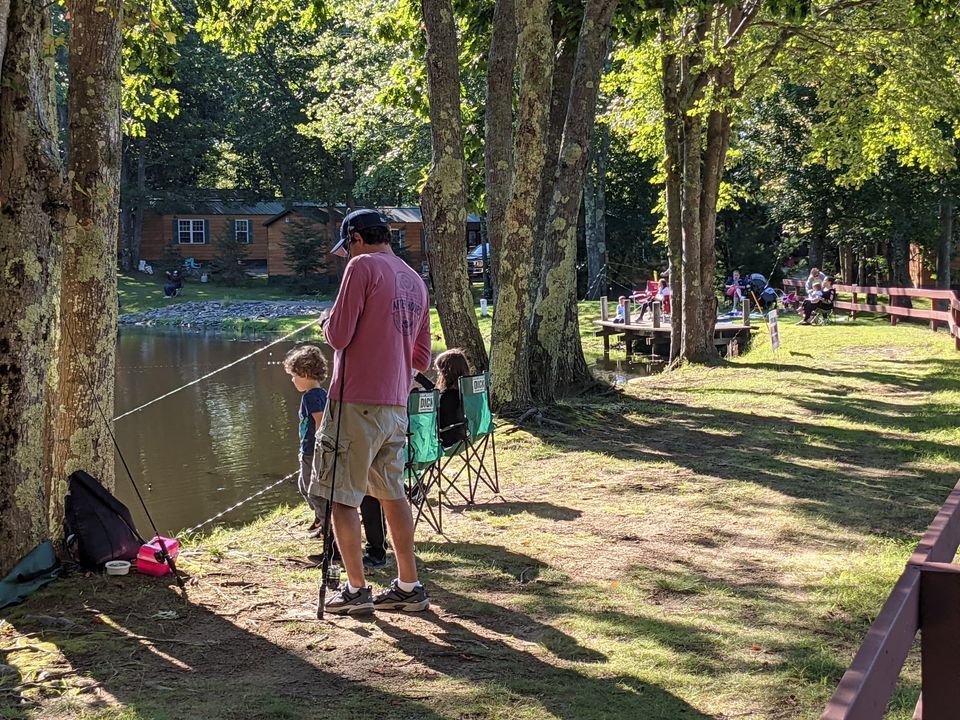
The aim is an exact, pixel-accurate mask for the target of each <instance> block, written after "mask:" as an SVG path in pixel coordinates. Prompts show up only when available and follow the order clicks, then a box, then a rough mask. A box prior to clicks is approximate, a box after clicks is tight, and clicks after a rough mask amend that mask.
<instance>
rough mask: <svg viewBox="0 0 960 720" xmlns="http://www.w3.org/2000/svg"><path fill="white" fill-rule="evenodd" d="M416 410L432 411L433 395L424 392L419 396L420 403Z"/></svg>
mask: <svg viewBox="0 0 960 720" xmlns="http://www.w3.org/2000/svg"><path fill="white" fill-rule="evenodd" d="M417 410H418V411H419V412H422V413H431V412H433V395H429V394H426V393H424V394H423V395H421V396H420V405H419V406H418V408H417Z"/></svg>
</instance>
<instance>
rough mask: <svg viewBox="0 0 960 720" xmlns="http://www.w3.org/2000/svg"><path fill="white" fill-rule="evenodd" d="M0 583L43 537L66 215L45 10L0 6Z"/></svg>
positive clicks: (26, 4) (33, 5)
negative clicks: (48, 408) (0, 465)
mask: <svg viewBox="0 0 960 720" xmlns="http://www.w3.org/2000/svg"><path fill="white" fill-rule="evenodd" d="M0 20H2V21H3V22H2V23H0V77H2V78H3V82H2V83H0V457H2V458H3V471H2V472H3V482H0V576H3V575H5V574H6V573H7V572H8V571H9V570H10V568H11V567H12V566H13V565H14V564H15V563H16V562H17V561H18V560H19V559H20V558H21V557H23V556H24V555H25V554H26V553H27V552H29V551H30V550H31V549H32V548H33V547H34V546H35V545H36V544H37V543H38V542H39V541H40V540H42V539H43V538H44V537H46V536H47V535H48V533H49V530H50V528H49V525H48V522H47V512H46V504H45V500H46V488H45V483H44V481H45V474H44V451H45V447H46V443H45V441H46V438H47V436H48V433H49V427H48V425H47V422H46V414H45V405H46V398H47V394H48V392H49V384H50V378H49V364H50V358H51V356H52V355H53V334H54V317H55V313H56V290H57V287H58V284H59V255H58V243H59V236H60V233H61V232H62V227H63V216H64V214H65V210H66V192H65V186H64V182H63V174H62V170H63V169H62V166H61V164H60V158H59V154H58V150H57V146H56V127H57V125H56V116H55V107H54V93H53V74H52V66H51V65H50V64H49V63H48V62H47V55H46V50H45V45H46V43H48V42H49V41H50V19H49V14H48V8H47V5H46V4H45V3H43V2H39V1H38V0H32V1H31V0H27V1H21V2H15V3H9V2H6V0H2V1H0Z"/></svg>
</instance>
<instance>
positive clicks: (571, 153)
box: [531, 0, 617, 402]
mask: <svg viewBox="0 0 960 720" xmlns="http://www.w3.org/2000/svg"><path fill="white" fill-rule="evenodd" d="M616 7H617V0H592V1H591V2H589V3H587V5H586V7H585V9H584V14H583V22H582V24H581V26H580V36H579V40H578V43H577V61H576V65H575V67H574V71H573V80H572V82H571V86H570V100H569V102H568V103H567V113H566V119H565V120H564V125H563V139H562V140H561V142H560V156H559V162H558V165H557V172H556V174H555V176H554V183H553V188H552V193H551V198H550V209H549V211H548V213H547V223H546V228H545V231H546V245H545V247H544V253H543V267H542V268H541V271H540V286H539V292H538V295H537V303H536V305H535V309H534V315H533V325H532V332H531V337H532V354H531V360H532V369H531V375H532V378H534V380H535V384H534V387H533V390H534V394H535V396H536V397H538V398H540V399H542V400H544V401H545V402H551V401H553V400H554V399H555V398H556V397H557V396H558V395H559V394H560V392H561V391H562V390H563V389H564V388H567V387H571V386H574V385H577V384H580V383H583V382H586V381H589V380H590V379H591V375H590V370H589V368H588V367H587V363H586V360H585V359H584V357H583V346H582V344H581V342H580V321H579V317H578V312H577V271H576V262H577V222H578V219H579V215H580V203H581V200H582V197H583V177H584V172H585V170H586V165H587V159H588V158H589V155H590V136H591V134H592V132H593V125H594V118H595V117H596V112H597V95H598V92H599V85H600V73H601V71H602V69H603V60H604V58H605V56H606V52H607V40H608V38H609V35H610V28H611V25H612V22H613V13H614V11H615V10H616Z"/></svg>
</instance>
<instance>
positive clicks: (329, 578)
mask: <svg viewBox="0 0 960 720" xmlns="http://www.w3.org/2000/svg"><path fill="white" fill-rule="evenodd" d="M325 324H326V323H321V325H320V328H321V330H322V329H323V326H324V325H325ZM346 379H347V349H346V348H344V349H343V350H341V351H340V402H339V404H338V405H337V427H336V430H334V436H333V444H334V448H333V467H332V468H331V471H330V498H329V500H328V501H327V507H326V509H325V510H324V513H323V560H322V562H321V563H320V587H319V589H318V593H317V619H318V620H323V611H324V603H325V602H326V597H327V587H329V588H330V589H331V590H337V589H338V588H339V587H340V569H339V568H337V567H334V568H333V569H334V570H335V571H336V572H335V573H331V572H330V569H331V568H330V556H331V555H332V554H333V532H332V528H331V527H330V526H331V524H332V520H333V491H334V487H335V484H336V481H337V459H338V458H339V457H340V420H341V418H342V417H343V391H344V385H346ZM320 442H321V443H322V442H323V440H322V439H321V441H320Z"/></svg>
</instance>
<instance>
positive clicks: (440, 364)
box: [416, 348, 470, 448]
mask: <svg viewBox="0 0 960 720" xmlns="http://www.w3.org/2000/svg"><path fill="white" fill-rule="evenodd" d="M433 367H434V369H435V370H436V371H437V382H436V384H434V383H433V382H431V380H430V378H428V377H427V376H426V375H424V374H423V373H417V377H416V381H417V382H418V383H419V384H420V385H421V386H422V387H423V388H424V389H425V390H433V388H434V387H436V389H437V390H439V391H440V407H439V409H438V410H437V425H438V426H439V428H440V443H441V444H442V445H443V447H445V448H449V447H453V446H454V445H456V444H457V443H458V442H462V441H463V440H465V439H466V437H467V419H466V418H465V417H464V415H463V407H462V404H461V402H460V378H462V377H465V376H467V375H469V374H470V363H468V362H467V356H466V355H465V354H464V352H463V350H461V349H460V348H450V349H449V350H447V351H446V352H442V353H440V354H439V355H437V359H436V360H435V361H434V363H433Z"/></svg>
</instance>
